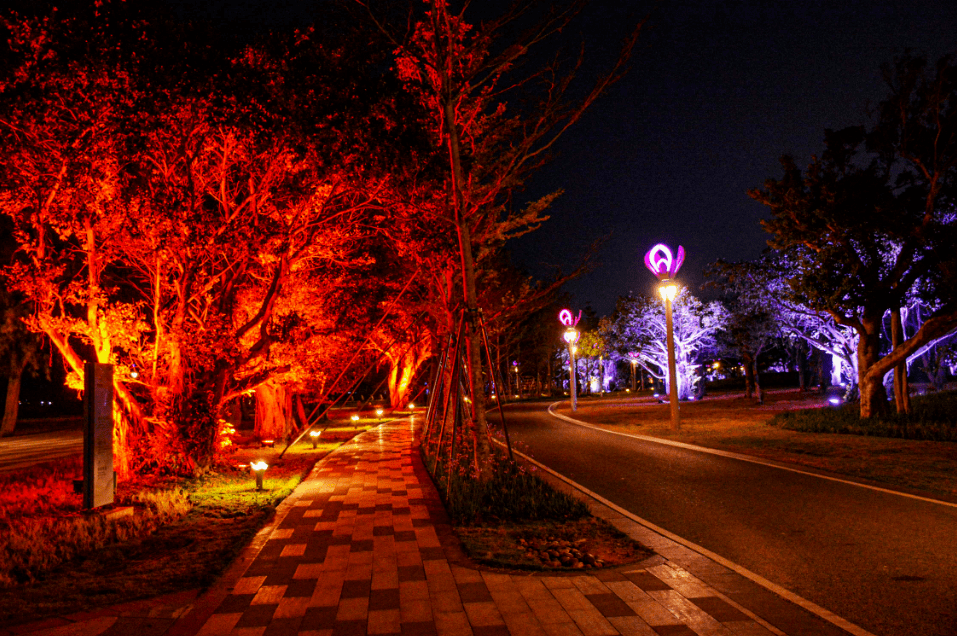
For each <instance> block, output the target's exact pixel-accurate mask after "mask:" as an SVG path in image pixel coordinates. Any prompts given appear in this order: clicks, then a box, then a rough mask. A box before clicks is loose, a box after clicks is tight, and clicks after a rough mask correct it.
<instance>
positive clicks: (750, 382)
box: [741, 355, 754, 400]
mask: <svg viewBox="0 0 957 636" xmlns="http://www.w3.org/2000/svg"><path fill="white" fill-rule="evenodd" d="M741 359H742V361H743V362H744V393H745V395H746V396H747V398H748V399H749V400H750V399H751V398H753V397H754V360H753V359H752V358H751V356H749V355H743V356H741Z"/></svg>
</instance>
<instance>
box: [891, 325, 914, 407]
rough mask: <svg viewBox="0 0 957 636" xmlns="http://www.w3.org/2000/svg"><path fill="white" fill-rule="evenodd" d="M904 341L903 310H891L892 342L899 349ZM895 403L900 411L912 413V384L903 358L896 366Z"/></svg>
mask: <svg viewBox="0 0 957 636" xmlns="http://www.w3.org/2000/svg"><path fill="white" fill-rule="evenodd" d="M902 342H904V325H903V324H902V322H901V310H900V308H897V309H895V310H893V311H892V312H891V343H892V346H893V348H894V349H897V347H899V346H900V345H901V343H902ZM894 404H895V406H896V407H897V412H898V413H910V410H911V409H910V386H909V385H908V383H907V361H906V360H903V361H901V362H900V363H899V364H897V365H896V366H895V367H894Z"/></svg>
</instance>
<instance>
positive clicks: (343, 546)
mask: <svg viewBox="0 0 957 636" xmlns="http://www.w3.org/2000/svg"><path fill="white" fill-rule="evenodd" d="M286 503H287V504H288V506H287V507H286V509H285V511H284V512H285V514H284V515H283V516H282V518H281V520H278V523H276V524H275V526H274V529H273V530H272V531H271V533H270V535H269V538H268V540H266V541H265V543H264V544H263V545H262V547H261V548H260V549H259V551H258V554H257V555H256V557H255V559H253V560H252V562H251V563H250V564H249V567H248V569H246V571H245V572H244V573H243V575H242V576H241V577H240V578H239V579H238V580H236V582H235V584H234V585H233V587H232V589H231V590H230V591H229V594H228V595H227V596H226V597H225V598H224V599H223V600H222V602H221V603H220V604H219V605H218V607H217V608H216V610H215V612H214V613H213V614H212V615H211V616H210V617H209V619H208V620H206V622H205V624H203V626H202V627H201V628H200V629H199V632H198V634H199V636H216V635H220V634H231V635H234V636H291V635H293V634H309V636H327V635H328V636H347V635H353V634H356V635H358V634H363V635H364V634H403V635H412V634H415V635H419V634H421V635H427V634H437V635H440V636H441V635H446V634H447V635H459V634H461V635H466V634H474V635H475V636H493V635H496V636H497V635H499V634H502V635H504V634H514V635H520V634H521V635H524V634H529V635H532V634H553V635H563V636H565V635H578V634H584V635H587V636H591V635H598V634H619V633H620V634H645V635H648V636H655V635H656V634H658V635H661V636H682V635H688V636H693V635H694V634H701V635H704V634H754V635H755V636H757V635H759V634H771V633H774V632H772V631H769V630H768V629H766V628H765V627H764V626H762V625H761V624H759V623H758V622H756V621H755V620H754V619H753V618H752V617H750V616H748V615H747V614H745V613H744V612H743V611H742V610H741V609H739V608H737V607H735V606H734V605H732V604H731V603H729V602H728V601H727V600H725V599H723V598H721V597H720V595H718V594H717V593H716V592H715V591H714V590H712V589H711V588H709V586H707V585H706V584H704V583H702V582H701V581H699V580H697V579H696V578H695V577H693V576H692V575H691V574H689V573H688V572H687V571H685V570H683V569H682V568H680V567H677V566H675V565H674V564H672V563H669V562H667V561H666V560H665V559H663V558H661V557H654V558H652V559H650V560H649V561H648V562H646V563H644V564H639V565H637V566H634V567H630V568H621V569H619V570H609V571H603V572H600V573H597V574H596V575H580V576H568V575H564V574H562V575H555V576H536V575H515V574H502V573H496V572H494V571H487V570H480V569H476V568H475V567H474V566H472V565H471V564H469V563H468V561H467V560H466V559H465V558H464V556H463V555H462V553H461V551H460V549H459V548H458V546H457V544H456V542H455V540H454V538H453V537H452V535H451V530H450V528H449V525H448V519H447V517H446V515H445V511H444V509H443V507H442V504H441V502H440V500H439V497H438V493H437V492H436V490H435V488H434V487H433V485H432V482H431V481H430V479H429V477H428V475H427V474H426V473H425V469H424V467H423V465H422V463H421V460H420V459H419V456H418V453H417V452H414V451H413V432H412V430H411V427H410V425H409V424H408V422H401V423H395V424H391V425H385V426H381V427H379V428H378V429H376V430H374V431H370V432H368V433H365V434H363V435H362V436H360V437H359V438H357V440H355V441H354V442H352V443H349V444H347V445H345V446H343V447H342V448H341V449H340V450H339V451H337V452H336V453H334V454H333V455H332V456H331V457H330V458H329V459H327V460H326V461H325V462H324V463H322V464H321V465H319V466H318V467H317V469H316V470H315V471H314V472H313V474H312V475H311V476H310V478H309V479H308V480H307V481H305V482H304V484H303V485H302V486H301V487H300V488H299V489H298V490H297V491H296V492H295V494H294V495H293V496H292V497H291V498H290V499H289V500H288V501H287V502H286Z"/></svg>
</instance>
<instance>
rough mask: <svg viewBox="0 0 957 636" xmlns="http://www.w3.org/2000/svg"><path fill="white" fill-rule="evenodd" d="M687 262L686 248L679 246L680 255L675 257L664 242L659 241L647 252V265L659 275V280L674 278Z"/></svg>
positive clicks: (652, 271) (653, 272)
mask: <svg viewBox="0 0 957 636" xmlns="http://www.w3.org/2000/svg"><path fill="white" fill-rule="evenodd" d="M684 262H685V249H684V248H683V247H681V246H680V245H679V246H678V255H677V257H675V256H674V255H672V253H671V249H670V248H669V247H668V246H667V245H665V244H664V243H658V244H657V245H655V246H654V247H652V248H651V249H650V250H648V253H647V254H645V267H647V268H648V269H649V270H651V273H652V274H654V275H655V276H657V277H658V280H668V279H670V278H674V276H675V274H677V273H678V270H679V269H680V268H681V264H682V263H684Z"/></svg>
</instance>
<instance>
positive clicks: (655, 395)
mask: <svg viewBox="0 0 957 636" xmlns="http://www.w3.org/2000/svg"><path fill="white" fill-rule="evenodd" d="M651 395H652V396H653V397H658V395H659V393H658V392H657V391H655V392H654V393H652V394H651Z"/></svg>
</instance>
